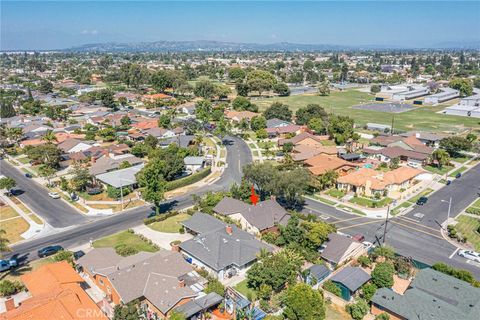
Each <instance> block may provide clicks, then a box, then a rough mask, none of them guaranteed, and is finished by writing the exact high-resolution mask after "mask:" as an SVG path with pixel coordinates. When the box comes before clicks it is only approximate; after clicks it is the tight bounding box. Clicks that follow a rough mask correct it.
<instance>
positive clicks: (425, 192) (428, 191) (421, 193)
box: [408, 188, 433, 203]
mask: <svg viewBox="0 0 480 320" xmlns="http://www.w3.org/2000/svg"><path fill="white" fill-rule="evenodd" d="M432 192H433V189H430V188H427V189H425V190H423V191H422V192H420V193H419V194H417V195H416V196H415V197H412V198H410V199H408V202H411V203H416V202H417V201H418V199H420V197H425V196H428V195H429V194H430V193H432Z"/></svg>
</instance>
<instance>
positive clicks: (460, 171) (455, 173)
mask: <svg viewBox="0 0 480 320" xmlns="http://www.w3.org/2000/svg"><path fill="white" fill-rule="evenodd" d="M465 170H467V167H460V168H458V169H457V170H455V171H453V172H452V173H450V174H449V175H448V176H449V177H451V178H453V177H455V176H456V175H457V174H459V173H462V172H463V171H465Z"/></svg>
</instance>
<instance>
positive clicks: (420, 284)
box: [372, 269, 480, 320]
mask: <svg viewBox="0 0 480 320" xmlns="http://www.w3.org/2000/svg"><path fill="white" fill-rule="evenodd" d="M372 302H373V303H375V304H376V305H378V306H380V307H382V308H384V309H387V310H390V311H391V312H394V313H396V314H398V315H400V316H402V317H405V318H407V319H421V320H454V319H462V320H473V319H478V317H479V315H480V289H479V288H475V287H472V286H471V285H470V284H469V283H467V282H464V281H461V280H458V279H456V278H454V277H451V276H448V275H446V274H443V273H441V272H438V271H435V270H433V269H423V270H422V271H420V272H419V273H418V274H417V276H416V277H415V279H414V280H413V281H412V283H411V284H410V288H409V289H407V291H405V293H404V294H403V295H399V294H397V293H395V292H393V291H392V290H390V289H385V288H383V289H379V290H377V292H376V293H375V295H374V296H373V298H372Z"/></svg>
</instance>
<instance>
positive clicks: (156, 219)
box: [143, 211, 179, 225]
mask: <svg viewBox="0 0 480 320" xmlns="http://www.w3.org/2000/svg"><path fill="white" fill-rule="evenodd" d="M177 214H179V212H178V211H170V212H169V213H165V214H159V215H156V216H154V217H151V218H147V219H143V223H145V224H147V225H148V224H152V223H154V222H159V221H163V220H166V219H168V218H170V217H174V216H176V215H177Z"/></svg>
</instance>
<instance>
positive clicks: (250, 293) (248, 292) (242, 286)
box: [234, 279, 257, 300]
mask: <svg viewBox="0 0 480 320" xmlns="http://www.w3.org/2000/svg"><path fill="white" fill-rule="evenodd" d="M234 289H235V290H237V291H238V292H240V293H241V294H243V295H244V296H245V297H247V298H252V299H253V300H256V297H257V294H256V293H255V290H253V289H250V288H249V287H247V279H245V280H242V281H241V282H239V283H238V284H237V285H236V286H235V287H234Z"/></svg>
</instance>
